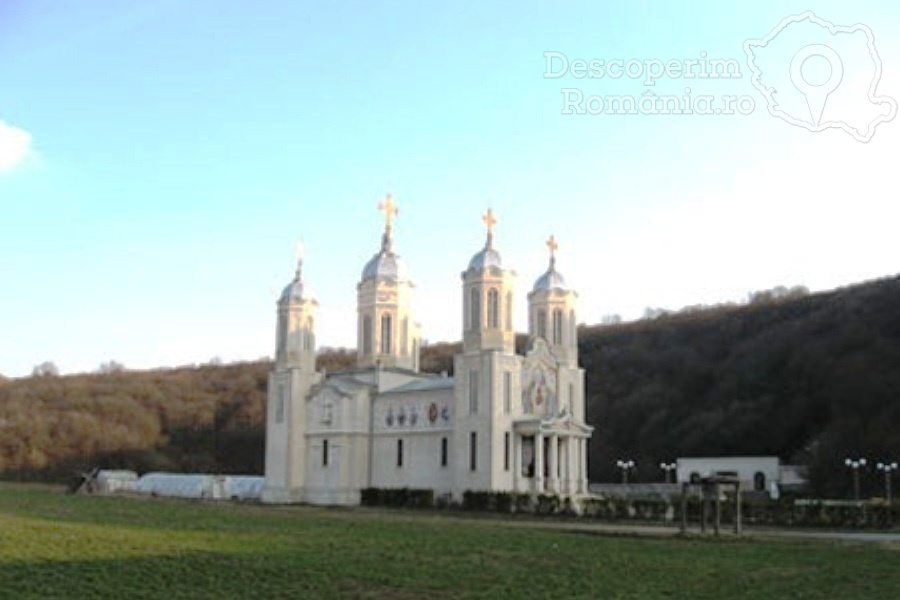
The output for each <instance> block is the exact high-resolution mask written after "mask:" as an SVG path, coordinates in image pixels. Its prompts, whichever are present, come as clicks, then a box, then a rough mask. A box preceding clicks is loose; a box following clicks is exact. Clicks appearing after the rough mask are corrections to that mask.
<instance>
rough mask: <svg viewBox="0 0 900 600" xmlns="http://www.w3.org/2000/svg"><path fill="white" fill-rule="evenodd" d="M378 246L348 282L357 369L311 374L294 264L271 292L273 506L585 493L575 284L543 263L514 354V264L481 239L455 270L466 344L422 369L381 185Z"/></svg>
mask: <svg viewBox="0 0 900 600" xmlns="http://www.w3.org/2000/svg"><path fill="white" fill-rule="evenodd" d="M379 208H380V209H381V210H383V211H384V213H385V216H386V219H385V229H384V233H383V235H382V241H381V248H380V250H379V251H378V252H377V253H376V254H375V256H373V257H372V259H371V260H370V261H369V262H368V263H367V264H366V265H365V267H364V268H363V272H362V276H361V278H360V281H359V284H358V285H357V341H358V344H357V367H356V368H355V369H352V370H349V371H345V372H341V373H334V374H328V375H326V374H324V373H321V372H318V371H316V368H315V363H316V344H315V319H316V309H317V308H318V303H317V301H316V300H315V299H313V298H311V297H310V296H309V295H308V294H307V293H306V291H305V289H304V282H303V277H302V262H299V263H298V267H297V273H296V276H295V278H294V280H293V281H292V282H291V283H290V284H289V285H288V286H287V287H286V288H285V289H284V292H283V293H282V295H281V297H280V299H279V301H278V316H277V326H276V329H277V332H276V353H275V361H274V367H273V370H272V373H271V374H270V377H269V388H268V401H267V409H266V412H267V415H266V458H265V486H264V488H263V494H262V498H263V501H264V502H270V503H293V502H303V503H310V504H331V505H356V504H359V502H360V495H361V491H362V490H363V489H365V488H404V487H405V488H415V489H431V490H433V491H434V492H435V496H436V497H446V498H450V499H454V500H457V501H458V500H461V498H462V495H463V493H464V492H465V491H467V490H472V491H507V492H520V493H531V494H552V495H558V496H560V497H564V498H570V499H572V500H574V501H577V499H578V497H580V496H582V495H586V494H587V493H588V489H587V444H588V440H589V439H590V436H591V433H592V431H593V429H592V428H591V427H589V426H587V425H586V424H585V422H584V406H585V398H584V371H583V370H582V369H581V368H579V366H578V340H577V329H576V320H575V301H576V298H577V294H576V293H575V291H573V290H571V289H569V288H568V287H567V286H566V283H565V279H564V278H563V277H562V275H561V274H560V273H559V272H558V271H557V270H556V258H555V250H556V243H555V241H554V239H553V238H552V237H551V239H550V241H549V242H548V247H549V248H550V264H549V267H548V269H547V271H546V272H545V273H544V274H543V275H541V277H540V278H538V280H537V281H536V282H535V284H534V286H533V288H532V290H531V292H530V293H529V294H528V322H529V350H528V352H527V353H526V354H525V355H520V354H517V353H516V350H515V337H516V334H515V330H514V328H513V322H514V319H513V317H514V313H513V311H514V308H515V280H516V275H515V272H514V271H512V270H509V269H507V268H505V267H504V265H503V263H502V260H501V257H500V253H499V252H498V251H497V249H496V248H495V247H494V225H495V220H494V218H493V215H492V214H491V212H490V211H488V213H487V215H486V216H485V218H484V220H485V223H486V225H487V241H486V243H485V246H484V248H482V249H481V250H479V251H478V252H477V253H476V254H475V255H474V256H473V257H472V259H471V260H470V261H469V264H468V266H467V268H466V270H465V271H463V273H462V286H461V287H462V310H463V331H462V339H463V347H462V352H461V353H460V354H458V355H457V356H455V357H454V374H453V376H452V377H448V376H446V375H432V374H426V373H422V372H420V371H419V351H420V332H419V326H418V324H417V323H416V322H415V321H414V319H413V314H412V311H411V300H412V293H413V289H414V285H413V282H412V281H411V280H410V277H409V272H408V270H407V268H406V265H405V263H404V261H403V260H402V259H401V258H400V256H399V255H398V254H397V253H396V252H395V250H394V246H393V219H394V216H395V215H396V207H395V206H394V204H393V202H392V200H391V198H390V196H388V197H387V199H386V200H385V202H383V203H382V204H381V205H380V206H379Z"/></svg>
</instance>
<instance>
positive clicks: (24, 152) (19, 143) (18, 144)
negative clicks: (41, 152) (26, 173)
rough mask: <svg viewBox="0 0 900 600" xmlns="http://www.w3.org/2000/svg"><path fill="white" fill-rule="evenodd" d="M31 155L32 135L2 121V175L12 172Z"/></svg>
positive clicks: (0, 143)
mask: <svg viewBox="0 0 900 600" xmlns="http://www.w3.org/2000/svg"><path fill="white" fill-rule="evenodd" d="M31 153H32V149H31V134H30V133H28V132H27V131H25V130H24V129H19V128H18V127H13V126H12V125H7V124H6V123H4V122H3V121H0V173H3V172H6V171H12V170H13V169H15V168H16V167H17V166H19V165H20V164H22V162H23V161H24V160H25V159H26V158H28V156H29V155H31Z"/></svg>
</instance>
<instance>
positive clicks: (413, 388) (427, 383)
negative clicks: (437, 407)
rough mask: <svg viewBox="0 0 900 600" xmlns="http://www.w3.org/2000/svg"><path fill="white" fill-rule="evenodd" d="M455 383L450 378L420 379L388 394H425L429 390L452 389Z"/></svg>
mask: <svg viewBox="0 0 900 600" xmlns="http://www.w3.org/2000/svg"><path fill="white" fill-rule="evenodd" d="M454 385H455V381H454V379H453V378H452V377H429V378H427V379H420V380H419V381H410V382H409V383H405V384H403V385H401V386H399V387H395V388H393V389H392V390H389V393H391V394H393V393H396V392H427V391H430V390H444V389H453V387H454Z"/></svg>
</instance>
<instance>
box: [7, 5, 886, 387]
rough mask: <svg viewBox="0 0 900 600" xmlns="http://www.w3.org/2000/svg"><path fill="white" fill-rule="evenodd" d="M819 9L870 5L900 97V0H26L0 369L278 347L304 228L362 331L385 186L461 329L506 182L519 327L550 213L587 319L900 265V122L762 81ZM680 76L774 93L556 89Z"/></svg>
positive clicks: (423, 271)
mask: <svg viewBox="0 0 900 600" xmlns="http://www.w3.org/2000/svg"><path fill="white" fill-rule="evenodd" d="M808 9H811V10H813V11H815V14H816V15H818V16H819V17H821V18H822V19H825V20H827V21H829V22H831V23H834V24H839V25H853V24H856V23H862V24H865V25H868V26H869V27H870V28H871V31H872V33H873V35H874V41H875V48H876V49H877V53H878V56H879V57H880V60H881V63H882V67H883V68H882V72H881V75H880V80H879V82H878V85H877V93H878V95H879V96H886V97H892V98H895V99H896V98H900V35H898V33H900V18H898V16H897V11H896V9H895V8H894V6H893V3H892V2H890V1H885V2H858V3H852V4H847V3H839V2H816V3H797V2H752V3H740V4H735V5H731V4H730V3H719V2H700V1H697V2H681V3H676V2H656V1H652V0H649V1H644V2H596V1H593V2H581V3H571V4H566V5H565V6H556V5H554V4H552V3H549V2H548V3H537V2H518V3H504V2H487V1H482V2H459V3H454V4H453V5H452V6H444V7H438V6H437V5H434V6H433V5H431V4H429V3H421V2H379V3H375V2H372V3H370V2H299V1H298V2H264V3H246V2H229V1H223V0H219V1H215V2H213V1H207V0H192V1H191V2H179V1H174V0H160V1H151V0H146V1H142V2H132V3H124V2H119V1H111V0H85V1H81V2H74V1H71V2H56V1H54V2H51V1H50V0H33V1H27V2H26V1H25V0H2V1H0V82H2V85H0V224H2V231H3V234H2V236H0V273H2V282H3V285H2V288H0V290H2V293H0V374H3V375H7V376H23V375H27V374H28V373H30V371H31V369H32V367H33V366H34V365H35V364H38V363H40V362H42V361H44V360H51V361H53V362H55V363H56V364H57V365H58V366H59V367H60V369H61V370H62V371H64V372H77V371H90V370H94V369H96V368H97V366H98V365H99V364H100V363H101V362H104V361H107V360H111V359H112V360H117V361H119V362H122V363H124V364H125V365H126V366H127V367H132V368H151V367H157V366H175V365H181V364H189V363H199V362H205V361H208V360H209V359H210V358H212V357H214V356H215V357H221V358H222V359H224V360H226V361H230V360H243V359H256V358H259V357H261V356H265V355H269V354H271V352H272V346H273V344H274V314H275V313H274V308H275V305H274V303H275V300H276V298H277V296H278V293H279V291H280V289H281V288H282V287H283V286H284V285H285V284H286V283H287V282H288V281H289V280H290V278H291V276H292V273H293V269H294V264H293V263H294V258H293V248H294V245H295V242H296V241H297V240H298V239H302V240H303V241H304V245H305V247H306V255H307V259H306V266H305V273H306V275H307V281H308V283H309V285H310V287H311V288H312V289H313V290H314V291H315V293H316V296H317V297H318V299H319V302H320V305H321V315H320V319H319V320H318V323H319V332H318V333H319V341H320V343H321V344H323V345H331V346H350V347H352V346H354V345H355V339H354V332H355V286H356V283H357V281H358V278H359V275H360V271H361V269H362V266H363V264H364V263H365V261H366V260H367V259H368V258H369V257H370V256H371V255H372V254H373V253H374V252H375V251H376V250H377V249H378V245H379V239H380V233H381V227H382V222H381V220H380V216H379V213H378V212H377V211H376V208H375V207H376V205H377V203H378V201H379V200H380V199H381V198H382V197H383V196H384V194H385V193H386V192H388V191H390V192H392V193H393V194H394V196H395V199H396V201H397V203H398V204H399V205H400V215H399V218H398V220H397V224H396V248H397V250H398V251H399V252H400V253H401V254H402V255H403V256H404V258H405V259H406V260H407V262H408V263H409V265H410V267H411V270H412V273H413V276H414V279H415V281H416V284H417V286H418V287H417V290H418V291H417V306H418V314H419V317H420V320H421V322H422V326H423V333H424V335H425V337H426V338H427V339H428V340H430V341H440V340H454V339H457V338H458V337H459V329H460V312H461V309H460V289H459V283H460V282H459V274H460V272H461V271H462V270H463V268H464V267H465V266H466V264H467V261H468V259H469V257H470V256H471V255H472V254H473V253H475V252H476V251H477V250H478V249H479V248H480V246H481V245H483V240H484V230H483V227H482V224H481V215H482V213H483V212H484V211H485V210H486V208H487V207H488V206H490V207H492V208H493V210H494V212H495V213H496V214H497V216H498V219H499V224H498V228H497V246H498V247H499V248H500V250H501V252H502V253H503V257H504V261H505V263H506V264H507V265H508V266H510V267H512V268H514V269H516V270H517V272H518V273H519V284H518V290H519V299H518V304H517V310H518V317H519V318H517V321H518V323H519V326H520V328H522V329H524V326H525V324H524V319H523V318H522V317H523V316H524V312H525V311H524V308H525V294H526V293H527V291H528V290H529V289H530V286H531V284H532V283H533V281H534V279H536V278H537V277H538V276H539V275H540V274H541V273H542V271H543V270H544V269H545V268H546V262H547V255H546V248H545V246H544V240H545V239H546V238H547V237H548V236H549V235H550V234H551V233H552V234H555V235H556V237H557V239H558V240H559V243H560V250H559V262H558V265H559V268H560V270H561V271H562V272H563V273H564V274H565V275H566V277H567V279H568V280H569V281H570V283H571V284H572V285H573V286H574V287H576V288H577V289H578V291H579V293H580V318H581V320H582V321H584V322H586V323H594V322H597V321H599V320H600V319H601V317H602V316H603V315H607V314H613V313H617V314H621V315H623V316H624V317H626V318H635V317H638V316H640V315H641V313H642V312H643V310H644V308H645V307H648V306H653V307H664V308H671V309H678V308H680V307H682V306H685V305H692V304H700V303H716V302H723V301H729V300H741V299H743V298H744V297H745V296H746V294H747V293H748V292H750V291H753V290H757V289H765V288H771V287H774V286H776V285H781V284H783V285H797V284H802V285H807V286H809V287H810V288H812V289H828V288H832V287H836V286H840V285H845V284H848V283H853V282H857V281H862V280H866V279H871V278H874V277H881V276H886V275H892V274H895V273H896V272H897V271H898V269H897V266H896V265H897V256H898V252H897V250H898V246H900V244H898V243H897V241H896V235H895V234H894V233H893V227H894V223H896V221H897V216H898V213H900V210H898V208H897V201H896V198H897V193H896V189H897V185H896V177H895V171H896V166H897V161H896V157H897V156H900V120H898V119H894V120H892V121H888V122H885V123H881V124H880V125H879V126H878V128H877V130H875V131H876V133H875V135H874V136H872V137H871V139H869V140H868V141H867V142H865V143H863V142H860V141H858V140H856V139H854V138H853V137H852V136H851V135H848V134H847V133H846V132H845V131H842V130H840V129H838V128H829V129H826V130H825V131H819V132H811V131H809V130H807V129H805V128H804V127H800V126H796V125H795V124H791V123H789V122H787V121H785V120H783V119H779V118H776V117H774V116H772V115H771V114H769V111H768V110H767V107H766V99H765V98H764V96H763V95H762V94H761V93H760V92H759V91H758V90H757V89H756V88H755V87H754V86H753V85H752V82H751V71H750V69H749V67H748V64H747V57H746V56H745V53H744V42H745V41H746V40H748V39H760V38H762V37H763V36H765V35H766V34H767V33H769V32H770V31H772V30H773V28H775V27H776V26H777V25H778V24H779V23H780V22H781V21H782V20H783V19H784V18H785V17H788V16H790V15H795V14H799V13H801V12H803V11H804V10H808ZM780 39H781V40H784V41H785V44H787V41H788V37H787V34H785V35H783V36H782V37H781V38H780ZM848 39H850V38H848ZM790 41H791V43H794V41H795V40H793V39H791V40H790ZM861 47H863V48H864V46H861ZM836 48H837V46H836ZM848 48H849V46H848ZM838 50H839V51H840V52H841V53H842V56H845V59H844V65H843V71H844V80H845V82H846V84H845V85H844V86H843V87H842V88H841V89H842V90H845V91H847V94H845V95H846V98H843V99H842V98H841V97H839V94H838V92H835V93H833V94H832V95H831V96H830V97H829V98H830V99H829V102H830V103H831V104H826V113H824V115H825V116H826V117H828V118H829V119H831V120H839V121H846V122H851V123H853V122H855V121H854V119H857V121H858V120H859V119H861V118H864V117H865V114H866V111H865V110H864V108H865V107H864V106H863V105H865V104H866V103H865V102H863V103H862V104H861V105H859V107H858V111H857V112H856V113H854V112H853V110H855V109H854V106H853V105H852V103H853V101H854V96H853V95H852V94H851V93H850V92H855V91H856V90H857V87H859V86H856V87H854V85H855V84H854V81H856V82H857V83H859V82H862V83H865V82H866V81H868V80H870V79H871V75H870V70H871V64H868V63H866V61H865V59H864V57H863V59H859V60H857V58H853V57H851V56H850V55H851V53H852V52H851V51H852V48H850V49H846V48H843V47H841V48H838ZM545 52H558V53H562V54H564V55H565V56H566V57H567V58H568V59H569V60H570V61H571V60H575V59H579V58H580V59H584V60H585V61H590V60H591V59H600V60H604V61H609V60H612V59H621V60H622V61H628V60H631V59H633V60H635V61H637V62H636V64H637V65H640V64H644V65H645V68H646V61H648V60H659V61H668V60H670V59H674V60H677V61H684V60H686V59H697V58H698V57H699V56H701V53H705V55H706V56H707V57H709V58H718V59H734V60H736V61H738V62H739V64H740V68H741V76H740V77H738V78H731V79H709V80H703V81H700V80H693V81H690V82H687V81H685V80H684V79H683V78H680V79H679V78H675V77H664V78H662V79H660V80H658V81H657V82H656V85H654V86H647V85H644V81H643V80H642V79H640V78H638V79H631V78H628V77H621V78H618V79H614V78H611V77H609V76H605V77H600V78H594V79H588V78H584V79H577V78H575V77H574V76H572V75H571V74H566V75H565V76H563V77H559V78H548V77H545V69H546V68H547V67H546V64H545V62H546V60H545V57H544V53H545ZM789 58H790V57H788V59H789ZM779 60H781V61H782V63H783V62H784V61H783V59H781V58H779V57H777V56H776V57H775V58H774V59H772V60H771V61H769V62H764V66H763V68H762V70H763V72H764V75H765V76H767V77H774V78H775V79H777V77H776V75H777V73H772V71H775V70H777V69H776V67H774V66H772V65H773V64H775V65H777V64H778V61H779ZM788 62H789V60H788ZM811 65H812V67H815V65H814V64H812V63H811ZM782 66H783V65H782ZM779 72H782V71H779ZM783 72H786V71H783ZM867 77H868V79H867ZM854 78H855V79H854ZM782 84H783V82H781V84H778V88H779V94H781V96H782V97H786V94H787V93H788V92H791V91H793V90H787V89H786V88H785V87H784V86H783V85H782ZM686 85H689V86H690V87H691V89H692V91H691V94H692V95H693V96H694V97H696V96H698V95H710V96H712V97H714V98H715V99H716V100H717V101H718V99H720V98H721V97H722V96H725V95H733V96H736V97H747V98H751V99H752V101H753V103H754V106H753V109H752V110H751V111H748V114H737V113H736V114H730V115H728V114H722V115H698V114H692V115H687V114H682V115H671V114H670V115H665V114H597V115H592V114H584V115H577V114H576V115H566V114H562V112H563V109H564V103H563V100H564V94H563V92H562V90H563V89H570V90H572V89H578V90H580V91H581V92H582V93H583V94H584V95H585V96H591V95H596V96H599V97H603V98H605V97H607V96H609V95H616V96H622V95H628V96H633V97H635V98H636V99H638V100H639V99H640V98H642V97H643V96H642V95H643V94H645V93H646V92H647V91H653V92H654V93H657V94H660V95H674V96H683V95H684V93H685V92H684V88H685V87H686ZM863 87H865V86H863ZM859 89H863V88H859ZM862 98H863V101H865V94H864V93H863V96H862ZM801 100H802V98H801ZM869 106H871V103H869ZM829 111H830V112H829ZM848 111H849V112H848Z"/></svg>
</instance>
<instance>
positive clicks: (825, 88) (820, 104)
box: [791, 44, 844, 126]
mask: <svg viewBox="0 0 900 600" xmlns="http://www.w3.org/2000/svg"><path fill="white" fill-rule="evenodd" d="M814 56H818V57H820V58H824V59H825V60H826V61H828V64H829V65H830V66H831V75H829V77H828V81H826V82H825V83H821V84H818V85H815V84H812V83H809V82H808V81H807V80H806V79H805V78H804V77H803V63H805V62H806V61H807V60H808V59H810V58H812V57H814ZM843 77H844V63H843V62H841V57H840V56H838V53H837V52H835V51H834V50H832V49H831V48H829V47H828V46H823V45H821V44H810V45H809V46H804V47H803V48H801V49H800V50H799V51H797V54H795V55H794V58H793V60H791V81H792V82H793V84H794V87H795V88H797V90H799V92H800V93H801V94H803V95H804V96H806V104H807V106H809V116H810V118H811V119H812V124H813V125H816V126H818V125H819V121H821V119H822V112H823V111H824V110H825V103H826V102H827V101H828V94H830V93H831V92H833V91H834V90H836V89H837V87H838V86H839V85H840V84H841V79H843Z"/></svg>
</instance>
